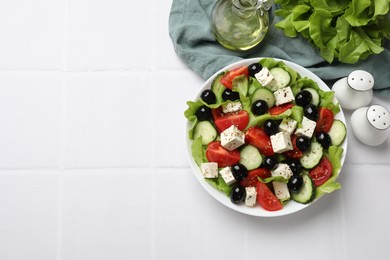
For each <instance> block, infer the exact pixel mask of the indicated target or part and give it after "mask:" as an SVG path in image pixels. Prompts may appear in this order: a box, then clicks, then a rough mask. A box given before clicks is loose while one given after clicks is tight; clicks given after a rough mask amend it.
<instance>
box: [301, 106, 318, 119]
mask: <svg viewBox="0 0 390 260" xmlns="http://www.w3.org/2000/svg"><path fill="white" fill-rule="evenodd" d="M303 114H304V115H305V117H307V118H309V119H310V120H313V121H317V117H318V108H317V107H316V106H315V105H313V104H309V105H307V106H306V107H305V108H304V110H303Z"/></svg>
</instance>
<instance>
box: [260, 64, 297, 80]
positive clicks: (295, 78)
mask: <svg viewBox="0 0 390 260" xmlns="http://www.w3.org/2000/svg"><path fill="white" fill-rule="evenodd" d="M260 64H261V65H262V66H263V67H267V68H268V69H272V68H274V67H279V68H282V69H284V70H285V71H287V72H288V73H289V74H290V77H291V79H290V83H289V85H292V84H294V82H295V81H296V80H297V79H299V78H300V76H299V74H298V72H296V71H295V70H293V69H291V68H290V67H289V66H287V65H286V64H285V63H284V62H283V61H277V60H275V59H272V58H265V59H262V60H261V61H260Z"/></svg>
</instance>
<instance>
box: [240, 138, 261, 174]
mask: <svg viewBox="0 0 390 260" xmlns="http://www.w3.org/2000/svg"><path fill="white" fill-rule="evenodd" d="M262 162H263V157H262V156H261V154H260V152H259V150H258V149H257V148H256V147H254V146H252V145H249V144H248V145H247V146H245V147H244V148H242V149H241V151H240V163H241V164H242V165H244V166H245V167H246V168H247V170H248V171H250V170H253V169H256V168H258V167H259V166H260V165H261V163H262Z"/></svg>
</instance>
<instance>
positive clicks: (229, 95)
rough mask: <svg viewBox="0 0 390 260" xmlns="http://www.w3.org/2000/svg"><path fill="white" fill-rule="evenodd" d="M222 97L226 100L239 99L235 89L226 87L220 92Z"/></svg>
mask: <svg viewBox="0 0 390 260" xmlns="http://www.w3.org/2000/svg"><path fill="white" fill-rule="evenodd" d="M222 99H223V100H225V101H227V100H230V101H235V100H238V99H240V94H239V93H238V92H236V91H233V90H231V89H228V88H226V89H225V90H224V91H223V92H222Z"/></svg>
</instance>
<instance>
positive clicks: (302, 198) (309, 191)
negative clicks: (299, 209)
mask: <svg viewBox="0 0 390 260" xmlns="http://www.w3.org/2000/svg"><path fill="white" fill-rule="evenodd" d="M302 178H303V184H302V188H301V190H300V191H299V192H297V193H294V192H292V193H291V198H292V199H293V200H294V201H296V202H298V203H301V204H308V203H310V202H312V201H313V199H314V198H315V195H316V186H315V185H314V182H313V180H312V179H311V178H310V176H309V175H307V174H302Z"/></svg>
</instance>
